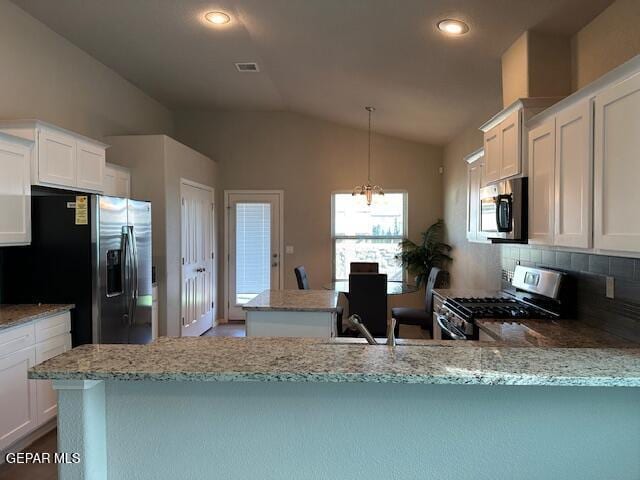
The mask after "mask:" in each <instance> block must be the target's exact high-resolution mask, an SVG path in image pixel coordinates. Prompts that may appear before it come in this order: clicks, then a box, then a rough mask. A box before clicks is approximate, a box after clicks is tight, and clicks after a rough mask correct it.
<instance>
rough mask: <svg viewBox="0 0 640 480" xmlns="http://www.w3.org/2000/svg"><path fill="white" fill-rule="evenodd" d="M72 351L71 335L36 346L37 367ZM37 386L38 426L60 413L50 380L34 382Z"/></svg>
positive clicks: (54, 338)
mask: <svg viewBox="0 0 640 480" xmlns="http://www.w3.org/2000/svg"><path fill="white" fill-rule="evenodd" d="M70 349H71V335H70V334H68V333H67V334H63V335H57V336H55V337H53V338H51V339H49V340H47V341H45V342H41V343H38V344H36V365H37V364H39V363H42V362H44V361H45V360H49V359H50V358H53V357H55V356H56V355H60V354H61V353H64V352H66V351H67V350H70ZM34 382H35V384H36V392H37V395H36V398H37V408H38V413H37V419H38V425H42V424H43V423H45V422H46V421H48V420H50V419H51V418H53V417H55V416H56V414H57V412H58V396H57V394H56V391H55V390H54V389H53V387H52V386H51V381H50V380H34Z"/></svg>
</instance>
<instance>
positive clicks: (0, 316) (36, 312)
mask: <svg viewBox="0 0 640 480" xmlns="http://www.w3.org/2000/svg"><path fill="white" fill-rule="evenodd" d="M74 307H75V305H72V304H61V305H57V304H46V303H45V304H37V305H36V304H23V305H9V304H4V305H3V304H0V330H3V329H5V328H10V327H15V326H16V325H20V324H22V323H27V322H30V321H32V320H37V319H39V318H42V317H48V316H51V315H55V314H56V313H60V312H65V311H67V310H71V309H72V308H74Z"/></svg>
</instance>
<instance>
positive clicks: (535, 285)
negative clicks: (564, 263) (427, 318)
mask: <svg viewBox="0 0 640 480" xmlns="http://www.w3.org/2000/svg"><path fill="white" fill-rule="evenodd" d="M562 279H563V274H562V273H560V272H555V271H551V270H543V269H537V268H530V267H522V266H520V265H518V266H516V269H515V272H514V277H513V281H512V286H513V287H514V290H513V292H511V291H509V292H507V291H504V292H501V293H499V294H498V295H497V296H495V297H449V298H447V299H446V300H445V301H444V302H443V304H442V305H441V306H440V307H439V308H438V310H437V311H436V312H435V320H436V321H437V322H438V324H439V326H440V330H441V332H442V338H443V339H453V340H477V339H478V336H479V332H478V327H477V325H476V324H475V320H478V319H482V318H491V319H498V320H508V321H518V320H525V319H534V318H535V319H548V320H551V319H555V318H560V316H561V314H560V312H561V307H562V302H561V301H559V291H560V283H561V280H562Z"/></svg>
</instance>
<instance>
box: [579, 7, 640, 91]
mask: <svg viewBox="0 0 640 480" xmlns="http://www.w3.org/2000/svg"><path fill="white" fill-rule="evenodd" d="M639 25H640V1H638V0H617V1H616V2H614V3H613V4H611V5H610V6H609V7H608V8H607V9H606V10H604V11H603V12H602V13H601V14H600V15H598V16H597V17H596V18H594V19H593V21H591V23H589V24H588V25H586V26H585V27H584V28H583V29H582V30H580V31H579V32H578V33H577V34H576V35H575V36H574V37H573V38H572V42H571V43H572V50H573V88H574V90H578V89H580V88H582V87H584V86H585V85H587V84H589V83H590V82H592V81H593V80H596V79H597V78H599V77H601V76H602V75H604V74H605V73H607V72H608V71H609V70H611V69H613V68H614V67H617V66H618V65H620V64H622V63H624V62H625V61H627V60H629V59H630V58H632V57H634V56H635V55H638V54H640V28H639Z"/></svg>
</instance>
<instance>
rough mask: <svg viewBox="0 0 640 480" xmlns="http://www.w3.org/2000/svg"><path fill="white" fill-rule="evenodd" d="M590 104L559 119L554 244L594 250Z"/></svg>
mask: <svg viewBox="0 0 640 480" xmlns="http://www.w3.org/2000/svg"><path fill="white" fill-rule="evenodd" d="M592 131H593V123H592V120H591V101H589V100H584V101H582V102H580V103H579V104H577V105H575V106H574V107H571V108H568V109H566V110H563V111H561V112H559V113H558V115H557V116H556V168H555V215H554V217H555V244H556V245H560V246H564V247H577V248H591V231H592V229H591V218H592V209H591V202H592V192H593V190H592V186H591V182H592V174H591V172H592V170H593V157H592V154H591V152H592V148H591V145H592V142H591V140H592V134H591V132H592Z"/></svg>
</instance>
